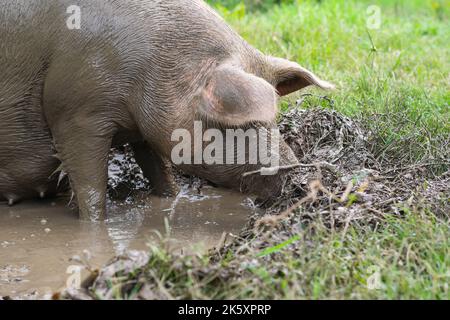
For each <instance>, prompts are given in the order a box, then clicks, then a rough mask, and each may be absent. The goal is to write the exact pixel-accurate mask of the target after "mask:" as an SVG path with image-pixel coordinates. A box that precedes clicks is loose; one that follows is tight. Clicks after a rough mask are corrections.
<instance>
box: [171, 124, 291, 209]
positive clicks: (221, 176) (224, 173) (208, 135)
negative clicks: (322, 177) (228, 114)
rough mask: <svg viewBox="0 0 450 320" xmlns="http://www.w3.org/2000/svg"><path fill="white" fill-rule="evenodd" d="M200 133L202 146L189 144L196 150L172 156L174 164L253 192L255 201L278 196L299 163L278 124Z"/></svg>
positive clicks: (215, 181)
mask: <svg viewBox="0 0 450 320" xmlns="http://www.w3.org/2000/svg"><path fill="white" fill-rule="evenodd" d="M203 137H204V138H205V139H203V144H202V148H198V146H195V143H192V144H191V145H190V147H189V148H190V149H191V150H196V153H194V154H193V156H192V157H191V158H190V159H186V160H187V161H185V162H184V163H180V162H178V163H177V160H180V159H172V160H173V161H174V160H175V161H174V163H175V164H176V166H177V167H178V168H179V169H180V170H182V171H183V172H185V173H187V174H190V175H195V176H199V177H201V178H203V179H206V180H208V181H210V182H211V183H213V184H215V185H217V186H221V187H225V188H231V189H234V190H237V191H239V192H242V193H245V194H249V195H255V196H257V197H258V202H266V201H270V200H271V199H274V198H276V197H277V196H279V195H280V194H281V193H282V190H283V187H284V185H285V184H286V182H287V181H288V179H289V175H290V172H292V169H293V168H295V167H296V165H298V163H299V162H298V159H297V157H296V156H295V154H294V152H293V151H292V149H291V148H290V147H289V146H288V145H287V144H286V142H285V141H284V140H283V139H282V137H281V135H280V133H279V131H278V129H277V128H269V129H268V128H258V129H254V128H253V129H247V130H244V129H237V130H233V129H226V130H217V129H214V130H213V131H210V132H208V130H206V131H203ZM196 140H197V141H199V139H196ZM176 148H177V147H176ZM178 151H180V150H178ZM200 152H201V154H199V153H200ZM172 156H174V154H173V155H172ZM199 159H201V162H200V163H199V162H196V161H198V160H199Z"/></svg>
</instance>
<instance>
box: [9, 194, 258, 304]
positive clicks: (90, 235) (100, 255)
mask: <svg viewBox="0 0 450 320" xmlns="http://www.w3.org/2000/svg"><path fill="white" fill-rule="evenodd" d="M249 203H251V201H250V200H249V199H248V198H247V197H245V196H243V195H240V194H237V193H234V192H232V191H228V190H222V189H217V188H212V187H205V188H203V189H202V192H201V194H199V193H198V191H197V190H194V189H190V188H188V187H185V188H184V190H183V192H182V193H181V194H180V195H179V196H178V197H177V198H176V199H160V198H157V197H152V196H147V195H140V197H139V199H138V200H137V201H135V203H133V204H126V203H117V202H109V204H108V221H106V222H104V223H89V222H81V221H79V220H78V218H77V216H76V213H75V212H74V211H72V210H70V209H69V208H67V206H66V204H67V200H65V199H59V200H56V201H42V202H34V203H33V202H31V203H23V204H20V205H17V206H15V207H12V208H9V207H7V206H6V205H5V204H2V203H0V296H11V297H21V298H27V297H29V298H42V297H45V296H46V295H48V294H49V293H50V292H52V291H53V292H54V291H56V290H59V289H61V288H63V287H64V286H65V283H66V281H67V278H68V276H69V274H66V272H67V271H68V267H69V266H71V265H74V264H75V265H76V264H77V263H74V262H73V260H72V261H71V259H72V258H73V257H77V256H78V257H88V258H89V257H90V260H89V263H90V264H91V265H92V267H93V268H98V267H100V266H101V265H102V264H104V263H106V262H107V261H108V260H109V259H110V258H111V257H112V256H114V255H116V254H120V253H121V252H122V251H123V250H126V249H138V250H145V249H147V248H148V244H149V243H156V241H157V239H158V235H157V234H158V233H159V234H162V235H165V234H167V231H168V229H169V232H170V239H171V243H172V245H173V246H174V247H176V248H183V250H205V249H206V248H208V247H211V246H214V245H215V244H217V243H218V242H219V241H220V239H221V237H222V235H223V233H224V232H227V233H237V232H238V231H239V230H240V229H241V228H242V226H243V225H244V223H245V220H246V218H247V217H248V216H249V215H250V214H252V213H253V210H254V209H252V206H251V205H249ZM166 221H167V222H166ZM167 225H168V226H169V228H167Z"/></svg>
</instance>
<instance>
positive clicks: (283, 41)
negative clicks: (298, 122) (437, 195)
mask: <svg viewBox="0 0 450 320" xmlns="http://www.w3.org/2000/svg"><path fill="white" fill-rule="evenodd" d="M208 2H209V3H210V4H211V5H212V6H213V7H215V9H216V10H217V11H218V12H219V13H220V14H221V15H222V16H223V17H224V18H225V19H226V20H227V21H228V22H229V23H230V24H231V25H232V26H233V27H234V29H235V30H236V31H238V32H239V33H240V34H241V35H242V36H243V37H244V38H245V39H246V40H247V41H248V42H250V43H251V44H252V45H254V46H255V47H257V48H258V49H260V50H261V51H263V52H265V53H267V54H271V55H275V56H281V57H284V58H287V59H290V60H293V61H296V62H298V63H300V64H301V65H303V66H304V67H306V68H309V69H311V70H313V71H314V72H315V73H317V74H318V75H319V76H320V77H322V78H324V79H326V80H329V81H331V82H333V83H335V84H337V85H338V90H336V91H335V92H333V93H331V94H329V95H331V96H332V98H333V99H334V100H335V102H336V103H335V105H334V108H336V109H338V110H339V111H341V112H343V113H345V114H349V115H355V116H356V115H359V116H367V115H370V114H374V113H396V114H402V116H403V117H406V118H407V119H409V120H410V121H411V123H414V124H417V123H419V124H420V125H421V126H423V127H426V128H427V130H430V131H431V132H432V134H439V133H441V134H443V133H450V129H449V128H450V127H449V123H450V121H449V120H450V113H449V101H450V95H449V92H450V90H449V82H450V77H449V69H450V67H449V62H450V55H449V43H450V37H449V36H450V25H449V21H448V18H449V10H450V1H449V0H397V1H395V0H394V1H389V0H377V1H375V0H370V1H367V0H361V1H355V0H243V1H240V0H209V1H208ZM373 5H375V6H377V7H378V8H379V10H380V11H379V12H380V25H379V28H373V26H372V25H370V21H371V20H370V19H373V11H371V10H373V9H371V7H370V6H373ZM298 95H299V93H297V94H294V95H292V96H291V97H289V98H288V99H285V100H284V101H283V107H284V108H286V107H287V104H288V102H289V101H293V100H295V99H296V98H298ZM314 103H316V102H314ZM317 103H319V104H324V103H325V102H323V101H322V102H321V101H317ZM324 106H325V107H326V106H327V105H324ZM385 125H386V135H387V137H386V139H387V140H389V139H390V138H392V135H402V134H411V133H412V132H411V131H412V130H415V128H414V127H410V126H408V125H405V126H404V127H402V132H393V130H391V129H396V130H397V129H398V128H396V125H395V123H391V124H389V123H386V124H385ZM397 131H398V130H397Z"/></svg>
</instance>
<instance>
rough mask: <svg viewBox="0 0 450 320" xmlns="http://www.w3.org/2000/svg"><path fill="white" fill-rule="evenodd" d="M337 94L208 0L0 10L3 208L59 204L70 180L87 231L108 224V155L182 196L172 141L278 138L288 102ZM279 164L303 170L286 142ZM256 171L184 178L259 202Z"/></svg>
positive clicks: (57, 0) (76, 0)
mask: <svg viewBox="0 0 450 320" xmlns="http://www.w3.org/2000/svg"><path fill="white" fill-rule="evenodd" d="M310 85H314V86H317V87H320V88H323V89H329V88H332V85H331V84H330V83H328V82H326V81H324V80H321V79H319V78H318V77H317V76H316V75H314V74H313V73H312V72H310V71H308V70H306V69H305V68H303V67H301V66H300V65H299V64H297V63H295V62H290V61H288V60H285V59H282V58H275V57H271V56H268V55H265V54H263V53H262V52H260V51H258V50H257V49H255V48H253V47H252V46H250V45H249V44H248V43H247V42H246V41H244V40H243V39H242V38H241V37H240V36H239V35H238V34H237V33H236V32H235V31H233V30H232V28H230V27H229V26H228V25H227V23H226V22H225V21H224V20H223V19H222V18H221V17H220V16H219V15H218V14H217V13H216V12H215V11H214V10H213V9H211V8H210V7H209V6H208V5H207V4H206V3H204V2H203V1H200V0H40V1H30V0H2V5H1V7H0V198H1V199H2V200H3V201H7V202H8V204H9V205H13V204H15V203H17V202H18V201H20V200H22V199H30V198H38V197H41V198H44V197H49V196H54V195H56V194H58V192H59V191H60V189H61V188H62V187H63V186H62V183H61V177H62V175H61V174H60V172H65V173H67V175H68V178H69V182H70V187H71V189H72V190H73V193H74V195H75V198H76V202H77V204H78V210H79V216H80V218H81V219H85V220H93V221H95V220H103V219H105V217H106V189H107V177H108V154H109V152H110V148H111V147H112V146H116V145H121V144H125V143H129V144H130V145H131V146H132V148H133V150H134V152H135V156H136V160H137V162H138V164H139V165H140V166H141V168H142V169H143V172H144V174H145V176H146V177H147V178H148V179H149V180H150V182H151V184H152V185H153V187H154V188H153V192H154V193H155V194H157V195H160V196H171V195H173V194H175V193H176V192H177V189H178V188H177V186H176V185H175V182H174V178H173V172H172V164H171V151H172V148H173V147H174V146H175V142H174V141H173V139H172V133H173V132H174V130H176V129H178V128H186V129H187V130H189V131H192V126H193V123H194V120H196V119H197V120H198V119H200V120H202V121H205V122H208V123H209V124H215V125H216V127H218V128H221V129H223V128H228V127H233V128H236V127H248V126H251V125H253V124H258V126H263V127H267V128H272V127H274V123H275V118H276V116H277V112H278V109H277V104H278V103H277V101H278V99H279V97H281V96H285V95H288V94H290V93H293V92H295V91H297V90H300V89H302V88H305V87H307V86H310ZM280 158H281V159H280V160H281V161H280V164H281V165H290V164H295V163H296V161H297V160H296V158H295V156H294V155H293V153H292V150H290V148H289V147H288V146H287V145H286V144H285V143H283V142H281V148H280ZM260 167H261V166H258V165H256V166H255V165H246V164H240V165H230V166H228V165H220V166H214V165H212V166H206V165H198V164H197V165H189V164H186V165H181V166H180V168H182V169H184V170H185V171H186V172H188V173H191V174H197V175H199V176H202V177H204V178H206V179H209V180H211V181H212V182H216V183H217V184H218V185H223V186H226V187H231V188H236V189H239V190H241V191H243V192H249V193H253V194H255V195H257V196H258V195H260V196H261V197H269V196H276V195H277V194H278V193H279V192H280V190H281V188H282V185H281V184H282V181H283V179H282V177H281V176H282V174H276V175H272V176H260V175H257V174H256V175H251V176H246V177H245V176H244V175H245V173H246V172H248V171H252V170H254V169H255V168H256V169H258V168H260Z"/></svg>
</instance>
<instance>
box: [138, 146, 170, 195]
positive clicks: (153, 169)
mask: <svg viewBox="0 0 450 320" xmlns="http://www.w3.org/2000/svg"><path fill="white" fill-rule="evenodd" d="M131 146H132V148H133V151H134V157H135V159H136V162H137V164H138V165H139V166H140V167H141V169H142V172H143V173H144V176H145V177H146V178H147V179H148V180H149V181H150V184H151V186H152V188H153V190H152V193H153V194H155V195H157V196H161V197H173V196H176V195H177V194H178V192H179V188H178V186H177V184H176V182H175V178H174V175H173V171H172V164H171V163H170V161H169V160H167V159H165V158H163V157H161V156H160V155H159V154H157V153H156V152H154V151H153V150H152V149H151V148H150V146H149V145H148V144H147V143H146V142H137V143H133V144H132V145H131Z"/></svg>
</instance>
